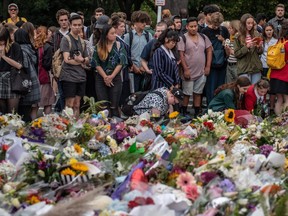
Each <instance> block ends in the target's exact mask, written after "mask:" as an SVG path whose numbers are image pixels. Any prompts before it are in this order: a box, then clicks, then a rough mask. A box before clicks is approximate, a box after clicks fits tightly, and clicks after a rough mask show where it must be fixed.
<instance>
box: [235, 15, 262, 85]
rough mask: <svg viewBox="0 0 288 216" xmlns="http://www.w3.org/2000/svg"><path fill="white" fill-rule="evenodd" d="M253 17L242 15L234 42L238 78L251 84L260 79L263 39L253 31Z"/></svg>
mask: <svg viewBox="0 0 288 216" xmlns="http://www.w3.org/2000/svg"><path fill="white" fill-rule="evenodd" d="M254 25H255V23H254V17H253V16H252V15H251V14H248V13H247V14H244V15H243V16H242V17H241V19H240V28H239V32H238V35H237V36H236V38H235V41H234V47H235V49H234V55H235V57H236V58H237V71H238V76H246V77H248V78H249V79H250V81H251V82H252V84H255V83H256V82H257V81H258V80H260V79H261V72H262V70H263V67H262V63H261V60H260V58H259V55H261V54H262V53H263V46H262V45H263V39H262V38H261V37H260V34H259V33H258V32H257V31H255V29H254Z"/></svg>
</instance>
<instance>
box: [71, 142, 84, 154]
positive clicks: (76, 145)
mask: <svg viewBox="0 0 288 216" xmlns="http://www.w3.org/2000/svg"><path fill="white" fill-rule="evenodd" d="M73 147H74V149H75V151H76V152H77V153H78V154H82V152H83V150H82V148H81V146H80V145H78V144H77V143H76V144H74V146H73Z"/></svg>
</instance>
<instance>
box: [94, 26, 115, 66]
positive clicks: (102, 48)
mask: <svg viewBox="0 0 288 216" xmlns="http://www.w3.org/2000/svg"><path fill="white" fill-rule="evenodd" d="M111 28H113V27H112V26H111V25H107V26H104V28H103V30H102V34H101V37H100V40H99V42H98V44H97V53H98V56H99V58H100V60H101V61H106V59H107V58H108V55H109V51H108V46H107V45H108V41H107V35H108V33H109V31H110V29H111Z"/></svg>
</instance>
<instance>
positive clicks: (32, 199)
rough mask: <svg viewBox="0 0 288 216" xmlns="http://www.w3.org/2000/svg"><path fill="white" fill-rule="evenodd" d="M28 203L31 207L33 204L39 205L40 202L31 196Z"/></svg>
mask: <svg viewBox="0 0 288 216" xmlns="http://www.w3.org/2000/svg"><path fill="white" fill-rule="evenodd" d="M28 202H29V203H31V204H32V205H33V204H36V203H39V202H40V200H39V198H38V197H37V196H35V195H33V196H31V197H30V199H29V201H28Z"/></svg>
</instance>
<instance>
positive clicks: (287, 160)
mask: <svg viewBox="0 0 288 216" xmlns="http://www.w3.org/2000/svg"><path fill="white" fill-rule="evenodd" d="M284 169H285V170H288V158H286V159H285V164H284Z"/></svg>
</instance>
